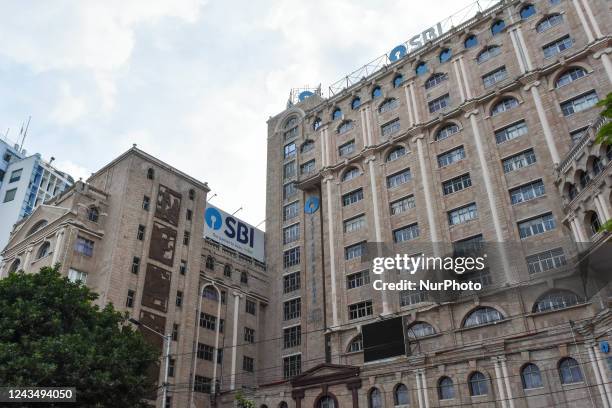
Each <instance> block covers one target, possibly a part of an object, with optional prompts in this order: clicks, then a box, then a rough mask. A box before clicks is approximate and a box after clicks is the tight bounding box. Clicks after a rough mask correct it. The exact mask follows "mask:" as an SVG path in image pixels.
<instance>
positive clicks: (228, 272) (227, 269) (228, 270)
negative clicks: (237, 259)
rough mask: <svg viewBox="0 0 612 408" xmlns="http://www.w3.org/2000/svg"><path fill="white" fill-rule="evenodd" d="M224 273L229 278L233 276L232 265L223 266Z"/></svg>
mask: <svg viewBox="0 0 612 408" xmlns="http://www.w3.org/2000/svg"><path fill="white" fill-rule="evenodd" d="M223 275H225V276H227V277H228V278H231V277H232V267H231V266H230V265H229V264H225V266H224V267H223Z"/></svg>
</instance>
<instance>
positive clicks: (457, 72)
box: [452, 59, 465, 102]
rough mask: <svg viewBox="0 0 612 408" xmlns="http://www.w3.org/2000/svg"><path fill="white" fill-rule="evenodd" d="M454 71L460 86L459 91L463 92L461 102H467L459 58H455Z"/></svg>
mask: <svg viewBox="0 0 612 408" xmlns="http://www.w3.org/2000/svg"><path fill="white" fill-rule="evenodd" d="M452 64H453V71H454V72H455V78H457V85H458V86H459V93H460V94H461V102H465V92H464V91H463V82H462V81H461V74H459V66H458V64H457V60H456V59H455V60H453V62H452Z"/></svg>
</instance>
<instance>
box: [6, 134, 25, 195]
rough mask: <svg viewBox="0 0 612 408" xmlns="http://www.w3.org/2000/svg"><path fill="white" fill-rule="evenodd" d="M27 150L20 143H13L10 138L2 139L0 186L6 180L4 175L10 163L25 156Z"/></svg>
mask: <svg viewBox="0 0 612 408" xmlns="http://www.w3.org/2000/svg"><path fill="white" fill-rule="evenodd" d="M25 154H26V152H25V150H22V149H21V148H20V147H19V145H18V144H14V143H11V142H10V141H9V140H4V139H0V187H1V186H2V183H3V182H4V176H5V174H6V169H7V168H8V166H9V164H10V163H12V162H14V161H16V160H21V159H23V158H24V157H25Z"/></svg>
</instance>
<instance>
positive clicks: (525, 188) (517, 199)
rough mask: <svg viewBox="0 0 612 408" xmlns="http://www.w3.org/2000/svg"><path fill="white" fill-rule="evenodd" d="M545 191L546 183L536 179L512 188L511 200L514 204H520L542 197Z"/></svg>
mask: <svg viewBox="0 0 612 408" xmlns="http://www.w3.org/2000/svg"><path fill="white" fill-rule="evenodd" d="M544 193H545V190H544V183H543V182H542V180H536V181H532V182H531V183H528V184H524V185H522V186H519V187H516V188H513V189H512V190H510V201H511V202H512V205H514V204H519V203H523V202H525V201H529V200H533V199H534V198H537V197H541V196H543V195H544Z"/></svg>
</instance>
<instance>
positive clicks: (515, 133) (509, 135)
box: [495, 120, 527, 144]
mask: <svg viewBox="0 0 612 408" xmlns="http://www.w3.org/2000/svg"><path fill="white" fill-rule="evenodd" d="M526 133H527V124H526V123H525V121H523V120H522V121H520V122H517V123H515V124H512V125H510V126H507V127H505V128H503V129H499V130H496V131H495V141H496V142H497V144H499V143H504V142H507V141H509V140H512V139H516V138H517V137H519V136H523V135H524V134H526Z"/></svg>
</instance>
